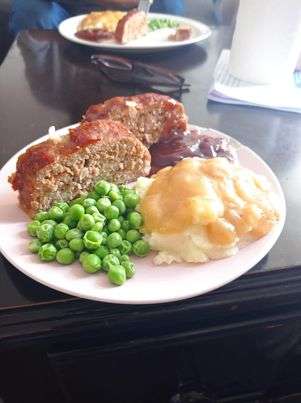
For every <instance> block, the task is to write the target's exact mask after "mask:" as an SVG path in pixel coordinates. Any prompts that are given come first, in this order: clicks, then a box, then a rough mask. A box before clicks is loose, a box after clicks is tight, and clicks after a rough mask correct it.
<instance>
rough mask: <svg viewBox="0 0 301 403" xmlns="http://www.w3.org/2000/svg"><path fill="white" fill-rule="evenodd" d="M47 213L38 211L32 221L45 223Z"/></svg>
mask: <svg viewBox="0 0 301 403" xmlns="http://www.w3.org/2000/svg"><path fill="white" fill-rule="evenodd" d="M48 218H49V217H48V213H47V211H39V212H38V213H37V214H36V215H35V216H34V219H35V220H37V221H40V222H42V221H45V220H48Z"/></svg>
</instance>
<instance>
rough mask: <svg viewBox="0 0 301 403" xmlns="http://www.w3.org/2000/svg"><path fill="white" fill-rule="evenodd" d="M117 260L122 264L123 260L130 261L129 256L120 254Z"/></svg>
mask: <svg viewBox="0 0 301 403" xmlns="http://www.w3.org/2000/svg"><path fill="white" fill-rule="evenodd" d="M119 260H120V263H121V264H123V262H130V258H129V256H128V255H121V258H120V259H119Z"/></svg>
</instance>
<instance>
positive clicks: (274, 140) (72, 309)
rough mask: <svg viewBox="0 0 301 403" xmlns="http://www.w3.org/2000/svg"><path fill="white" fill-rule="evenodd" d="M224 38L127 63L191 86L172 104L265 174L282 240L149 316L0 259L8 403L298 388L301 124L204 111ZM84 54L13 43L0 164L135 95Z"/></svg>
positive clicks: (236, 111) (223, 33)
mask: <svg viewBox="0 0 301 403" xmlns="http://www.w3.org/2000/svg"><path fill="white" fill-rule="evenodd" d="M231 35H232V29H231V27H230V26H227V25H220V26H219V27H218V26H213V34H212V36H211V38H210V39H209V40H208V41H207V42H206V43H204V44H199V45H193V46H190V47H187V48H182V49H179V50H176V51H170V52H166V53H158V54H154V55H143V56H136V58H137V59H139V60H144V61H147V62H153V63H157V64H158V65H161V66H166V67H169V68H173V69H174V70H175V71H176V72H178V73H180V74H182V75H183V76H184V77H185V78H186V79H187V81H188V82H190V83H191V84H192V86H191V91H190V92H189V93H187V94H184V95H183V97H182V102H183V103H184V105H185V107H186V110H187V112H188V115H189V118H190V122H192V123H195V124H199V125H202V126H207V127H212V128H215V129H219V130H221V131H224V132H225V133H228V134H230V135H231V136H234V137H235V138H237V139H238V140H239V141H240V142H242V143H244V144H246V145H248V146H249V147H251V148H252V149H253V150H254V151H255V152H257V153H258V154H259V155H260V156H261V157H262V158H263V159H264V160H265V161H266V162H267V163H268V164H269V165H270V166H271V168H272V169H273V171H274V172H275V173H276V175H277V176H278V178H279V179H280V182H281V184H282V186H283V189H284V192H285V196H286V200H287V208H288V216H287V221H286V225H285V229H284V231H283V233H282V235H281V237H280V239H279V241H278V242H277V244H276V245H275V246H274V248H273V249H272V250H271V252H270V253H269V254H268V255H267V256H266V257H265V258H264V259H263V260H262V261H261V262H260V263H259V264H258V265H257V266H256V267H254V268H253V269H252V270H251V271H250V272H249V273H247V274H246V275H244V276H242V277H241V278H239V279H238V280H236V281H234V282H233V283H231V284H229V285H227V286H225V287H223V288H221V289H219V290H217V291H215V292H212V293H210V294H208V295H205V296H201V297H196V298H193V299H191V300H187V301H181V302H178V303H170V304H165V305H152V306H125V305H110V304H104V303H96V302H92V301H87V300H80V299H77V298H73V297H71V296H68V295H63V294H61V293H58V292H56V291H53V290H51V289H49V288H46V287H44V286H42V285H40V284H38V283H35V282H34V281H32V280H30V279H29V278H27V277H25V276H24V275H23V274H21V273H20V272H19V271H18V270H17V269H15V268H14V267H13V266H12V265H10V264H9V263H8V262H7V260H6V259H5V258H4V257H3V256H0V351H1V358H0V374H1V376H0V397H1V396H2V397H4V400H5V401H7V402H18V403H19V402H23V401H24V402H28V401H31V402H48V401H56V402H60V401H62V402H63V401H72V402H73V401H74V402H77V401H78V402H94V401H95V402H96V401H97V402H99V401H101V402H118V403H119V402H131V403H135V402H137V403H141V402H157V403H158V402H168V401H169V399H170V398H171V397H172V396H174V398H173V400H172V401H174V402H178V401H183V402H184V401H186V400H185V396H186V397H187V396H188V395H189V394H190V393H192V392H193V391H195V395H194V396H198V398H200V396H201V395H205V396H207V397H208V398H209V400H208V401H212V402H213V401H222V400H218V399H225V398H227V399H228V400H227V401H229V402H232V401H255V399H257V398H258V399H262V401H267V400H268V399H271V398H272V397H273V396H274V397H275V396H278V395H279V396H280V395H286V394H288V393H292V392H295V391H297V392H298V391H299V389H300V375H299V374H300V371H299V369H300V365H301V357H300V351H301V345H300V336H301V332H300V330H301V329H300V328H301V270H300V266H301V250H300V246H299V245H300V238H301V211H300V206H301V191H300V184H301V181H300V177H301V116H300V115H298V114H294V113H285V112H277V111H272V110H266V109H259V108H253V107H241V106H231V105H222V104H217V103H212V102H208V101H207V92H208V89H209V87H210V84H211V81H212V72H213V69H214V66H215V63H216V61H217V58H218V56H219V54H220V52H221V50H222V49H223V48H225V47H229V46H230V43H231ZM91 53H93V49H88V48H84V47H80V46H77V45H75V44H72V43H68V42H67V41H65V40H64V39H62V38H61V37H60V36H59V35H58V34H57V33H55V32H51V31H49V32H47V31H44V32H42V31H31V32H24V33H22V34H21V35H20V36H19V37H18V38H17V40H16V41H15V42H14V44H13V47H12V48H11V50H10V52H9V54H8V56H7V58H6V59H5V61H4V64H3V65H2V66H1V68H0V142H1V144H0V165H1V166H2V165H3V164H4V163H5V162H6V161H7V160H8V158H9V157H11V156H12V155H13V154H14V153H15V152H16V151H18V150H19V149H20V148H21V147H23V146H25V145H26V144H28V143H29V142H31V141H32V140H34V139H36V138H38V137H40V136H41V135H43V134H45V133H46V132H47V130H48V127H49V126H51V125H55V126H56V127H57V128H60V127H64V126H67V125H69V124H71V123H74V122H77V121H78V120H79V119H80V118H81V115H82V113H83V112H84V111H85V109H86V108H87V106H89V105H90V104H92V103H97V102H100V101H103V100H105V99H108V98H110V97H112V96H115V95H126V94H134V93H138V92H141V89H139V88H135V87H131V86H121V85H116V84H112V83H111V82H110V81H108V80H107V79H105V78H104V77H103V76H102V75H101V74H100V73H99V72H98V71H97V69H95V68H94V67H93V66H91V64H90V63H89V56H90V55H91ZM279 97H281V93H279ZM0 236H2V237H5V234H0ZM177 393H178V395H177ZM29 396H30V400H29ZM181 396H182V400H180V397H181ZM6 399H7V400H6ZM194 399H196V397H195V398H194ZM229 399H230V400H229ZM231 399H232V400H231ZM235 399H240V400H235ZM253 399H254V400H253ZM265 399H267V400H265ZM191 401H192V402H195V401H201V400H191ZM223 401H224V400H223ZM273 401H274V400H273Z"/></svg>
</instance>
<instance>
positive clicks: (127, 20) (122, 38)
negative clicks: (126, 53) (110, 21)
mask: <svg viewBox="0 0 301 403" xmlns="http://www.w3.org/2000/svg"><path fill="white" fill-rule="evenodd" d="M147 30H148V25H147V17H146V14H145V13H144V12H143V11H137V10H131V11H129V12H128V13H127V14H126V15H125V16H124V17H123V18H122V19H121V20H120V21H119V22H118V25H117V28H116V31H115V39H116V41H117V42H118V43H122V44H125V43H128V42H130V41H133V40H135V39H138V38H140V37H142V36H144V35H145V34H146V33H147Z"/></svg>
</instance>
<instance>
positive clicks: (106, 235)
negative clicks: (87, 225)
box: [101, 230, 108, 245]
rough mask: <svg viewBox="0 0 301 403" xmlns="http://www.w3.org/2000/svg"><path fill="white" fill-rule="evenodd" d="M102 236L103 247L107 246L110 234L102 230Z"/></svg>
mask: <svg viewBox="0 0 301 403" xmlns="http://www.w3.org/2000/svg"><path fill="white" fill-rule="evenodd" d="M101 235H102V245H105V244H106V243H107V238H108V234H107V232H104V230H102V232H101Z"/></svg>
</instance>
